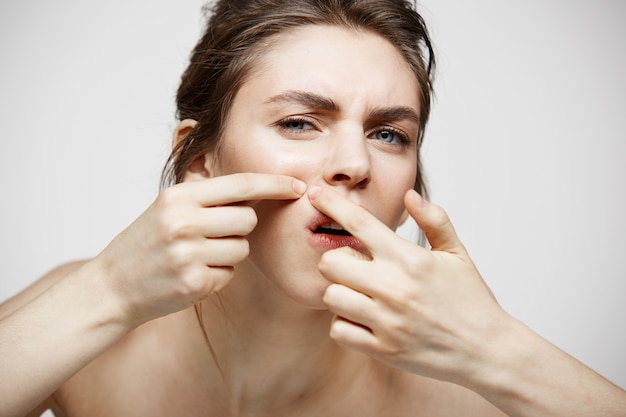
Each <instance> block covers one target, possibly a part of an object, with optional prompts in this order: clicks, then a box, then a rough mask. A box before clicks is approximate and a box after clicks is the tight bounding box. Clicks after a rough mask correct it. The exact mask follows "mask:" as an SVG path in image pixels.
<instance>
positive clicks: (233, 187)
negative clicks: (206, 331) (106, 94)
mask: <svg viewBox="0 0 626 417" xmlns="http://www.w3.org/2000/svg"><path fill="white" fill-rule="evenodd" d="M305 190H306V185H305V184H304V183H303V182H301V181H299V180H296V179H294V178H291V177H287V176H281V175H270V174H256V173H241V174H232V175H226V176H221V177H215V178H210V179H207V180H203V181H195V182H184V183H180V184H177V185H174V186H172V187H170V188H167V189H165V190H163V191H162V192H161V193H160V194H159V196H158V197H157V199H156V200H155V201H154V203H153V204H152V205H151V206H150V207H149V208H148V209H147V210H146V211H145V212H144V213H143V214H142V215H141V216H139V218H137V220H135V221H134V222H133V223H132V224H131V225H130V226H129V227H128V228H127V229H126V230H124V231H123V232H122V233H120V234H119V235H118V236H117V237H116V238H115V239H114V240H113V241H112V242H111V243H110V244H109V245H108V246H107V247H106V248H105V249H104V251H102V253H100V254H99V255H98V256H97V257H96V258H94V259H93V260H92V261H91V262H90V263H91V264H92V265H91V266H92V267H96V268H98V270H99V271H100V272H102V273H103V275H102V276H104V277H105V279H106V280H107V283H106V285H105V287H106V288H107V289H111V293H112V294H113V296H114V297H116V300H117V302H118V305H120V306H121V308H122V313H123V314H124V316H125V317H124V319H127V320H128V323H129V324H132V325H133V326H138V325H140V324H142V323H144V322H146V321H149V320H151V319H154V318H157V317H161V316H164V315H167V314H170V313H173V312H175V311H179V310H182V309H184V308H187V307H189V306H191V305H193V304H194V303H195V302H197V301H198V300H200V299H202V298H203V297H206V296H207V295H209V294H211V293H213V292H216V291H219V290H220V289H222V288H223V287H224V286H225V285H226V284H227V283H228V282H229V281H230V279H231V278H232V276H233V270H234V265H236V264H237V263H239V262H241V261H243V260H244V259H245V258H246V257H247V256H248V253H249V246H248V241H247V239H246V236H247V235H248V234H249V233H250V232H251V231H252V230H253V229H254V227H255V226H256V224H257V217H256V213H255V212H254V209H253V208H252V205H253V202H254V201H255V200H264V199H277V200H278V199H281V200H282V199H284V200H288V199H297V198H299V197H301V196H302V194H303V193H304V192H305Z"/></svg>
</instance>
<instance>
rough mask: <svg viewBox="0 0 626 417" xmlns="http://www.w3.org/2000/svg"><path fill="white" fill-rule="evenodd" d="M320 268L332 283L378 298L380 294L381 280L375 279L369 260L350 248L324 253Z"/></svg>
mask: <svg viewBox="0 0 626 417" xmlns="http://www.w3.org/2000/svg"><path fill="white" fill-rule="evenodd" d="M318 268H319V270H320V272H321V273H322V275H323V276H324V278H326V279H327V280H328V281H330V282H334V283H337V284H342V285H345V286H347V287H350V288H352V289H354V290H356V291H359V292H361V293H364V294H367V295H368V296H376V295H377V294H379V292H380V291H379V288H378V287H379V286H380V285H381V284H382V281H381V280H380V279H377V278H375V277H374V273H372V271H371V268H372V264H371V261H370V259H369V258H367V257H366V256H365V255H363V254H362V253H361V252H359V251H357V250H354V249H352V248H350V247H347V246H346V247H342V248H339V249H334V250H330V251H327V252H324V253H323V254H322V257H321V259H320V262H319V265H318Z"/></svg>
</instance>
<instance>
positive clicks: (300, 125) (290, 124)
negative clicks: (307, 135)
mask: <svg viewBox="0 0 626 417" xmlns="http://www.w3.org/2000/svg"><path fill="white" fill-rule="evenodd" d="M281 125H282V127H283V128H285V129H287V130H292V131H300V130H311V129H313V125H311V124H310V123H307V122H305V121H302V120H298V119H293V120H285V121H283V122H282V123H281Z"/></svg>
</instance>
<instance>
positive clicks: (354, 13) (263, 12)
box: [162, 0, 435, 194]
mask: <svg viewBox="0 0 626 417" xmlns="http://www.w3.org/2000/svg"><path fill="white" fill-rule="evenodd" d="M207 10H208V11H209V16H210V17H209V19H208V22H207V26H206V30H205V32H204V35H203V36H202V38H201V39H200V40H199V42H198V43H197V45H196V47H195V48H194V50H193V52H192V54H191V62H190V63H189V66H188V67H187V69H186V70H185V72H184V73H183V76H182V80H181V84H180V87H179V88H178V93H177V96H176V103H177V114H176V115H177V118H178V119H179V120H183V119H194V120H196V121H197V122H198V123H197V125H196V126H195V127H194V128H193V129H192V131H191V132H190V133H189V134H188V135H187V137H186V138H184V139H183V140H181V141H180V142H179V143H178V144H177V145H176V146H175V147H174V149H173V150H172V153H171V155H170V157H169V159H168V161H167V164H166V166H165V168H164V169H163V177H162V185H163V186H167V185H170V184H172V183H178V182H181V181H182V179H183V176H184V174H185V172H186V171H187V169H188V168H189V166H190V165H191V163H192V162H193V161H194V160H195V159H196V158H198V157H199V156H201V155H203V154H204V153H206V152H208V151H211V150H214V149H215V148H216V146H217V145H218V144H219V140H220V138H221V136H222V133H223V131H224V127H225V125H226V122H227V118H228V114H229V110H230V107H231V104H232V101H233V99H234V97H235V94H236V93H237V91H238V90H239V88H240V87H241V85H242V84H243V83H244V82H245V80H246V77H247V76H249V75H250V73H251V71H252V70H253V68H254V65H255V63H256V62H257V61H258V58H259V57H260V56H261V54H262V53H263V52H264V51H265V50H266V49H267V48H268V47H269V46H270V45H271V39H270V37H272V36H273V35H276V34H279V33H281V32H284V31H286V30H289V29H292V28H296V27H299V26H304V25H311V24H326V25H335V26H341V27H345V28H351V29H356V30H363V31H368V32H372V33H375V34H378V35H380V36H382V37H383V38H385V39H387V40H388V41H389V42H391V43H392V44H393V45H394V46H395V47H396V48H397V49H398V50H399V51H400V53H401V54H402V55H403V57H404V59H405V60H406V62H407V63H408V65H409V66H410V67H411V69H412V70H413V73H414V74H415V77H416V79H417V81H418V84H419V86H420V91H419V94H420V105H421V108H420V131H419V136H418V142H417V150H418V158H417V161H418V162H417V163H418V166H417V177H416V179H415V190H416V191H417V192H419V193H420V194H425V193H426V185H425V181H424V175H423V172H422V165H421V159H420V155H419V152H420V146H421V143H422V140H423V136H424V129H425V127H426V122H427V121H428V116H429V113H430V103H431V94H432V78H433V72H434V66H435V57H434V53H433V47H432V45H431V41H430V38H429V35H428V31H427V28H426V25H425V23H424V21H423V19H422V17H421V16H420V15H419V14H418V13H417V12H416V11H415V10H414V8H413V6H412V4H411V3H410V2H408V1H405V0H218V1H217V2H216V3H215V4H214V5H213V7H212V9H210V10H209V9H207Z"/></svg>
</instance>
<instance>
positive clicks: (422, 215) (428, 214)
mask: <svg viewBox="0 0 626 417" xmlns="http://www.w3.org/2000/svg"><path fill="white" fill-rule="evenodd" d="M404 205H405V207H406V209H407V211H408V212H409V214H410V215H411V217H413V219H414V220H415V222H416V223H417V225H418V226H419V227H420V229H422V230H423V231H424V234H425V235H426V239H428V242H429V243H430V246H431V247H432V249H433V250H437V251H444V252H450V253H456V254H458V253H464V252H465V248H464V247H463V244H462V243H461V241H460V240H459V237H458V236H457V234H456V231H455V230H454V226H452V223H451V222H450V218H449V217H448V214H447V213H446V212H445V210H444V209H443V208H441V207H439V206H437V205H435V204H431V203H429V202H428V201H426V200H424V199H423V198H422V196H420V195H419V194H418V193H417V192H416V191H415V190H409V191H408V192H407V193H406V194H405V196H404Z"/></svg>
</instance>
